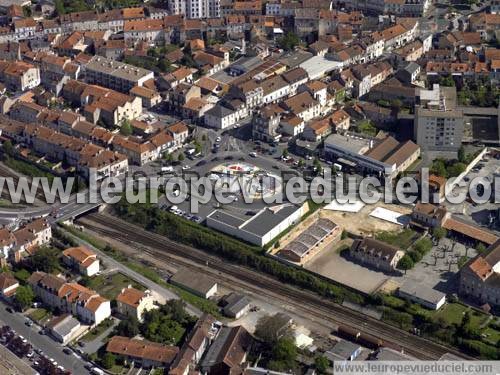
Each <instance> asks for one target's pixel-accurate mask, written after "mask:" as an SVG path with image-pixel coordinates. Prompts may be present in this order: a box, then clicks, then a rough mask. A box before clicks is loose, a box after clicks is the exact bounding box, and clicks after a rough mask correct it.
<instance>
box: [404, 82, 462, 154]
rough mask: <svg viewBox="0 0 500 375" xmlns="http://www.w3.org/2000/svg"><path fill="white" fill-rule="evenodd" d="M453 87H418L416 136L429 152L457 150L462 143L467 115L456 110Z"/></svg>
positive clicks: (455, 96) (423, 147)
mask: <svg viewBox="0 0 500 375" xmlns="http://www.w3.org/2000/svg"><path fill="white" fill-rule="evenodd" d="M456 102H457V91H456V89H455V88H454V87H440V86H439V85H437V84H435V85H434V86H433V87H432V90H426V89H417V92H416V98H415V120H414V130H413V131H414V138H415V140H416V142H417V144H418V145H419V146H420V147H421V148H422V149H423V150H427V151H443V152H456V151H458V149H459V148H460V146H461V145H462V137H463V134H464V114H463V111H462V110H460V109H457V106H456Z"/></svg>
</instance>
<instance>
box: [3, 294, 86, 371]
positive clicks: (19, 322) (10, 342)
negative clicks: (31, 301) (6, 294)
mask: <svg viewBox="0 0 500 375" xmlns="http://www.w3.org/2000/svg"><path fill="white" fill-rule="evenodd" d="M0 327H1V328H0V345H1V346H3V347H4V348H5V349H8V350H10V351H11V352H12V353H14V355H16V356H17V357H18V358H19V359H20V360H21V361H22V362H24V363H25V364H26V365H27V366H29V367H31V368H33V369H35V370H36V371H37V372H38V373H40V374H42V375H43V374H51V375H52V374H55V375H63V374H71V373H73V374H87V373H89V371H88V369H91V368H92V367H93V365H92V364H90V363H87V362H86V361H85V360H83V359H82V358H81V356H80V355H79V354H77V353H74V352H73V351H71V350H70V351H69V352H68V353H65V352H64V351H63V350H64V349H65V348H66V347H65V346H62V345H61V344H59V343H57V342H56V341H54V340H53V339H52V338H50V337H49V336H47V335H46V334H44V331H42V328H41V327H40V326H37V325H36V324H28V321H27V318H26V317H25V316H24V315H23V314H20V313H18V312H15V311H13V310H12V309H11V308H9V307H6V306H5V304H4V303H0ZM41 331H42V332H41ZM42 333H43V334H42ZM2 374H3V373H2Z"/></svg>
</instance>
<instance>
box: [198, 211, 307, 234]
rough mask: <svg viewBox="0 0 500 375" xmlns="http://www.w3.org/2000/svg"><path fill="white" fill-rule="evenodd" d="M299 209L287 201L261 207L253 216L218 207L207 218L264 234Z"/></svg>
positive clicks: (250, 231) (249, 231)
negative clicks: (241, 214) (277, 204)
mask: <svg viewBox="0 0 500 375" xmlns="http://www.w3.org/2000/svg"><path fill="white" fill-rule="evenodd" d="M300 209H301V208H300V207H299V206H295V205H293V204H289V203H287V204H282V205H279V206H274V207H270V208H269V207H266V208H263V209H262V210H260V211H259V212H257V213H256V214H255V215H253V216H240V215H237V214H235V213H233V212H231V213H229V212H228V211H223V210H220V209H218V210H215V211H213V212H212V213H211V214H210V215H208V217H207V218H208V219H211V220H214V221H217V222H219V223H222V224H225V225H228V226H231V227H234V228H239V229H240V230H242V231H245V232H248V233H251V234H254V235H257V236H264V235H265V234H266V233H268V232H269V231H270V230H271V229H273V228H274V227H276V226H277V225H278V224H280V223H281V222H282V221H283V220H285V219H286V218H287V217H289V216H291V215H292V214H293V213H295V212H296V211H297V210H300Z"/></svg>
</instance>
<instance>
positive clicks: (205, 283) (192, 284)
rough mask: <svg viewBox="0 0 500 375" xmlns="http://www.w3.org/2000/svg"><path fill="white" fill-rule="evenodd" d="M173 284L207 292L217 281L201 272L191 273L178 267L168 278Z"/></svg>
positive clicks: (203, 292)
mask: <svg viewBox="0 0 500 375" xmlns="http://www.w3.org/2000/svg"><path fill="white" fill-rule="evenodd" d="M170 281H171V282H172V283H174V284H178V285H182V286H184V287H186V288H189V289H191V290H194V291H197V292H200V293H201V294H207V293H208V292H209V291H210V289H212V288H213V287H214V285H217V282H216V281H215V280H214V279H212V278H211V277H208V276H205V275H203V274H201V273H196V274H195V273H193V272H191V271H189V270H187V269H184V268H182V269H179V270H178V271H177V272H176V273H175V275H174V276H172V277H171V278H170Z"/></svg>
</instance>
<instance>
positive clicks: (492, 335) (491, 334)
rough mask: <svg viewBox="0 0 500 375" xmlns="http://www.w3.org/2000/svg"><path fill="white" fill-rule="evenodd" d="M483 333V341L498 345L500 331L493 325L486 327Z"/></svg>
mask: <svg viewBox="0 0 500 375" xmlns="http://www.w3.org/2000/svg"><path fill="white" fill-rule="evenodd" d="M483 335H485V337H484V338H483V341H484V342H486V343H489V344H491V345H496V344H497V342H498V341H499V340H500V332H498V331H497V330H495V329H493V328H491V327H488V328H486V329H485V330H484V331H483Z"/></svg>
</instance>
